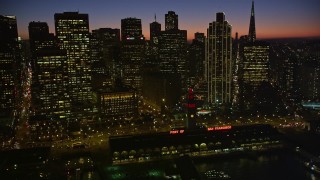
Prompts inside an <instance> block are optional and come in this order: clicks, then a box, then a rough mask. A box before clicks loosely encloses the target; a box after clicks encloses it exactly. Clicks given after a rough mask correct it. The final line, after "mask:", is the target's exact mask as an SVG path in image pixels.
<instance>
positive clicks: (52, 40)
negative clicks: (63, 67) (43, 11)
mask: <svg viewBox="0 0 320 180" xmlns="http://www.w3.org/2000/svg"><path fill="white" fill-rule="evenodd" d="M28 29H29V42H30V51H31V67H32V71H33V73H34V72H36V70H35V64H36V62H35V61H36V59H37V57H36V52H37V51H38V50H40V49H50V48H52V47H57V46H58V44H57V39H56V37H55V36H54V35H53V34H51V33H49V27H48V24H47V23H46V22H34V21H32V22H30V23H29V26H28Z"/></svg>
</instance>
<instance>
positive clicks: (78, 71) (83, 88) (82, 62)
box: [54, 12, 92, 110]
mask: <svg viewBox="0 0 320 180" xmlns="http://www.w3.org/2000/svg"><path fill="white" fill-rule="evenodd" d="M54 19H55V31H56V36H57V38H58V41H59V45H60V48H61V49H64V50H67V66H68V91H69V93H70V97H71V104H72V105H75V106H78V107H80V110H84V109H85V110H88V109H89V107H85V106H87V105H88V104H89V103H90V101H91V100H92V93H91V70H90V68H89V67H90V58H89V57H90V52H89V51H90V48H89V19H88V14H79V13H78V12H64V13H57V14H55V15H54Z"/></svg>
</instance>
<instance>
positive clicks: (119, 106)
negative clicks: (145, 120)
mask: <svg viewBox="0 0 320 180" xmlns="http://www.w3.org/2000/svg"><path fill="white" fill-rule="evenodd" d="M94 100H95V102H96V103H97V107H98V111H99V113H100V115H101V116H103V117H119V116H121V117H132V116H135V115H137V114H138V95H137V93H136V92H135V91H130V90H128V89H108V90H97V91H96V92H94Z"/></svg>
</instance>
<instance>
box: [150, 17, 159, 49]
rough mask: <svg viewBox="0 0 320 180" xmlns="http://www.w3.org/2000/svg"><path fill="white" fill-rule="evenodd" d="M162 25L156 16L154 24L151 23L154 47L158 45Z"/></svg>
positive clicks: (151, 38)
mask: <svg viewBox="0 0 320 180" xmlns="http://www.w3.org/2000/svg"><path fill="white" fill-rule="evenodd" d="M160 32H161V24H160V23H158V22H157V19H156V16H155V18H154V22H152V23H150V41H151V43H152V45H158V42H159V34H160Z"/></svg>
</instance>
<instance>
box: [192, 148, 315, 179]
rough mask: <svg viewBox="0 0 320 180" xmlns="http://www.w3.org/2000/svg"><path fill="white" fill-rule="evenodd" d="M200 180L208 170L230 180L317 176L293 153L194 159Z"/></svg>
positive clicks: (310, 177)
mask: <svg viewBox="0 0 320 180" xmlns="http://www.w3.org/2000/svg"><path fill="white" fill-rule="evenodd" d="M194 164H195V166H196V168H197V170H198V172H199V173H200V174H201V175H202V179H206V178H205V176H204V173H205V172H207V171H209V170H216V171H223V172H224V173H226V174H228V175H229V176H230V177H231V179H239V180H251V179H252V180H277V179H283V180H308V179H311V180H318V179H320V177H319V175H317V174H314V173H312V172H310V171H309V170H307V169H306V168H305V167H304V165H303V160H302V159H299V158H298V157H296V156H295V155H294V154H293V153H288V152H277V153H274V152H273V153H268V154H267V153H264V154H259V155H246V156H241V157H219V158H201V159H195V160H194Z"/></svg>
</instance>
